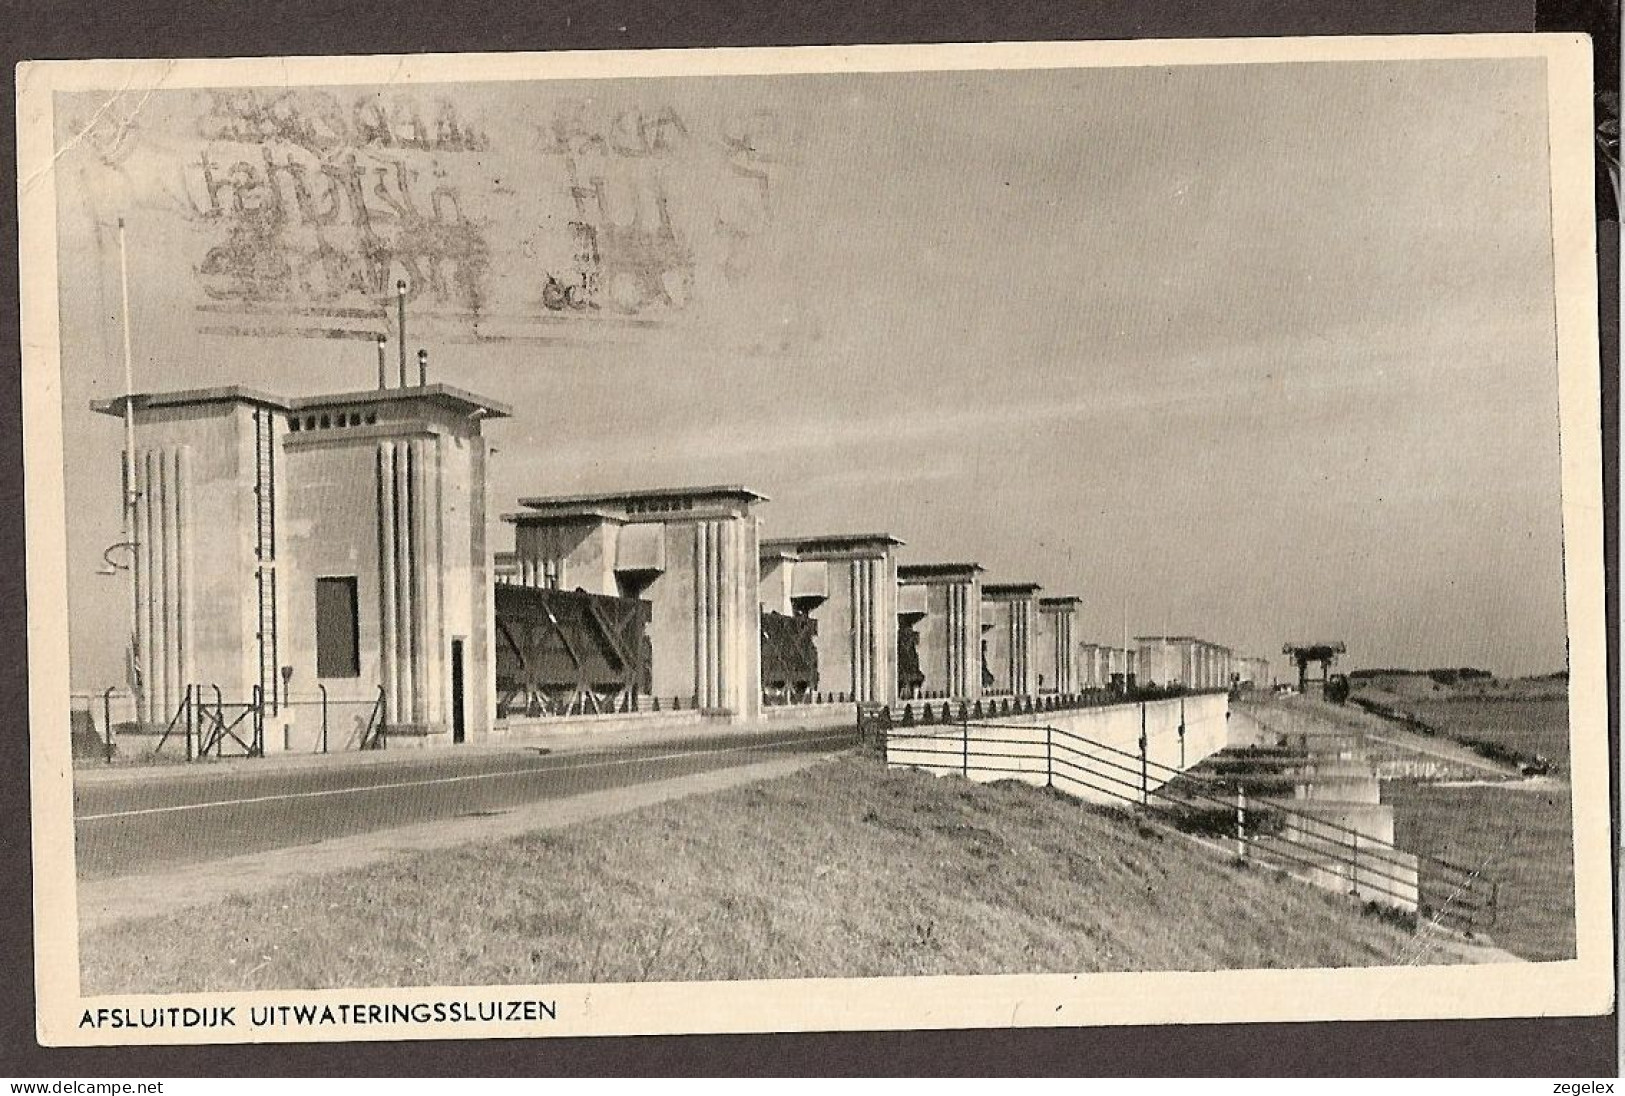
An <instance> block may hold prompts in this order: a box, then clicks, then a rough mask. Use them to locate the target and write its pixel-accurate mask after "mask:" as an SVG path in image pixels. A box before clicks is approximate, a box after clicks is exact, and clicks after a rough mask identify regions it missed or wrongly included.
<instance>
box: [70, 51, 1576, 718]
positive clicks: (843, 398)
mask: <svg viewBox="0 0 1625 1096" xmlns="http://www.w3.org/2000/svg"><path fill="white" fill-rule="evenodd" d="M245 95H246V96H247V97H246V98H245V96H244V95H239V96H236V97H233V96H226V95H214V96H210V95H208V94H207V93H202V92H159V93H156V94H153V95H150V96H140V97H136V96H131V95H124V96H120V97H117V98H115V99H113V100H111V101H109V100H108V98H107V97H106V96H95V95H89V96H66V97H63V98H61V99H60V100H59V104H58V105H59V109H58V117H59V132H60V134H61V143H62V144H63V145H64V146H65V147H66V148H67V150H68V151H67V152H66V153H65V154H64V155H63V157H62V159H61V160H60V161H59V165H60V166H61V169H62V170H61V171H60V172H59V175H58V201H59V230H60V235H61V264H62V265H61V270H62V285H63V305H62V320H63V346H64V361H63V365H64V384H63V401H64V429H65V433H66V440H67V445H68V448H69V452H70V453H72V454H74V459H73V460H71V461H70V462H69V466H68V490H69V493H70V499H69V508H68V514H69V526H68V532H69V537H70V561H69V563H70V568H71V571H70V575H71V582H70V593H71V604H70V611H71V613H70V627H71V638H72V643H73V654H74V668H73V670H74V682H75V686H76V687H85V688H89V687H92V686H98V687H99V685H100V684H101V683H109V682H112V681H116V680H119V672H118V669H117V667H118V666H119V660H118V650H119V643H120V635H119V630H118V629H110V628H107V627H105V623H106V619H107V612H108V608H107V607H108V605H109V604H110V603H112V602H116V601H117V600H118V597H119V596H120V595H119V594H118V592H117V591H118V590H120V589H122V588H121V587H119V586H118V584H117V580H116V579H111V578H98V577H96V576H95V572H96V570H97V568H98V566H99V564H100V557H101V552H102V549H103V548H104V547H105V546H106V545H108V544H110V543H112V542H113V541H116V540H118V539H119V511H118V486H117V483H118V477H117V467H118V457H117V453H118V447H119V445H120V444H121V438H120V429H119V425H118V423H117V422H116V421H115V420H112V419H107V418H104V417H102V416H97V415H93V414H91V413H89V412H88V411H87V410H86V409H85V408H86V405H87V403H88V401H89V400H90V399H93V398H98V397H105V396H108V395H113V394H116V393H117V392H118V391H119V390H120V386H121V384H122V380H121V364H120V358H119V354H120V350H119V347H120V342H119V338H120V334H119V330H120V329H119V324H118V307H117V301H118V281H117V270H118V266H117V244H116V239H117V237H116V234H115V232H114V231H113V229H112V226H113V224H114V223H115V220H116V218H117V217H118V216H119V215H120V214H124V215H127V216H128V218H129V224H130V233H129V241H130V261H131V271H132V294H133V298H134V299H133V301H132V313H133V319H134V325H133V330H134V342H135V347H136V351H135V353H136V362H137V365H136V373H137V381H136V387H137V388H138V389H139V390H147V389H158V388H180V387H195V386H202V385H217V384H227V383H245V384H252V385H254V386H256V387H259V388H263V389H266V390H270V391H274V392H284V393H289V394H304V393H313V392H320V391H332V390H335V389H355V388H366V387H369V386H370V385H371V384H372V383H373V375H374V366H373V360H374V357H373V355H374V352H373V350H372V347H371V345H370V343H369V342H368V341H367V338H366V337H367V335H368V334H369V332H370V331H371V330H383V329H384V328H385V327H386V322H385V312H384V310H383V308H382V303H383V301H382V297H383V295H380V294H373V295H372V296H370V297H369V296H368V295H367V293H366V291H365V289H364V287H362V288H357V286H356V285H354V284H349V285H344V286H339V287H338V288H335V283H336V281H342V278H340V277H339V276H338V275H335V274H334V270H335V269H338V267H337V266H335V263H337V262H338V260H335V259H334V258H333V256H334V255H338V256H340V258H341V259H342V257H343V256H344V255H345V254H346V253H347V249H348V252H350V253H353V255H360V254H362V253H363V252H364V250H365V249H364V248H363V247H362V246H361V245H360V244H358V243H357V242H356V241H357V240H358V239H360V237H359V236H358V235H357V233H358V232H359V230H358V229H357V228H356V224H357V223H358V221H359V219H363V218H362V217H361V214H360V213H358V212H357V211H356V210H349V211H348V212H347V211H345V210H344V209H342V208H340V207H341V206H342V205H343V202H342V200H341V198H342V195H339V194H338V188H336V187H332V186H328V189H327V190H323V185H327V184H329V183H330V182H331V180H332V179H334V178H338V177H339V176H340V175H342V174H343V171H344V170H350V169H349V167H348V166H347V165H350V164H352V163H354V162H355V160H354V158H355V157H357V156H359V159H360V162H361V163H362V168H361V169H360V170H361V172H362V175H361V176H359V177H358V178H364V179H365V186H364V187H361V188H358V189H357V191H356V192H355V193H356V195H357V197H356V198H355V201H356V202H357V203H360V204H366V203H368V202H371V203H372V210H373V212H372V214H371V216H372V218H373V220H372V221H371V222H370V223H371V226H372V227H371V229H370V231H373V232H375V233H377V234H378V235H377V236H375V237H374V239H375V240H376V239H378V238H383V239H385V240H386V242H392V243H393V246H396V247H397V248H406V249H412V248H416V249H417V250H416V252H414V253H415V254H417V255H418V256H419V259H420V260H421V263H420V265H419V266H416V267H413V268H412V269H413V270H414V282H418V281H422V282H424V283H425V284H427V283H428V281H429V280H430V278H431V274H430V267H429V265H425V264H427V263H428V259H429V258H434V259H436V260H437V261H438V262H439V264H440V265H439V267H438V271H439V273H438V275H435V276H436V277H438V278H439V282H438V283H437V284H436V285H435V286H434V287H432V291H431V290H428V289H426V290H424V291H423V295H422V296H421V297H419V296H418V295H417V290H416V289H414V299H413V304H412V311H413V317H414V319H413V323H414V325H415V326H414V332H413V336H412V340H411V341H412V343H413V344H414V345H415V344H417V343H419V342H421V343H423V344H424V345H427V346H428V347H429V348H430V350H431V354H432V358H433V362H434V371H435V375H436V379H441V380H445V381H447V382H449V383H455V384H458V385H460V386H462V387H465V388H469V389H473V390H475V391H477V392H481V393H485V394H488V395H491V396H494V397H496V398H498V399H502V400H505V401H507V402H509V403H511V404H512V405H513V406H514V409H515V415H514V418H513V419H511V420H507V421H503V422H498V423H494V424H492V425H491V426H490V427H489V432H490V435H491V437H492V438H493V440H494V442H495V444H496V446H497V448H498V450H499V452H498V455H497V456H496V458H495V467H494V472H493V483H492V492H493V502H494V508H495V509H496V510H497V511H499V512H500V511H503V510H511V509H513V508H514V504H515V500H516V499H517V498H518V497H519V496H521V495H538V494H550V493H567V492H579V491H591V490H597V489H608V488H627V487H638V486H653V485H671V484H682V483H743V484H746V485H748V486H751V487H753V488H755V489H757V490H759V491H761V492H762V493H764V494H766V495H768V496H770V498H771V499H772V501H771V502H770V503H768V504H766V505H764V506H763V507H762V510H761V514H762V517H763V522H764V524H763V528H764V533H765V534H766V535H794V534H814V533H826V532H842V531H881V530H885V531H890V532H891V533H893V534H894V535H896V536H898V537H900V538H902V539H903V540H905V541H906V542H908V547H907V548H906V549H905V556H904V558H905V560H906V561H910V562H928V561H931V560H939V559H950V558H951V559H956V560H957V559H973V560H979V561H981V562H982V564H983V565H984V566H985V567H986V568H987V570H988V575H989V578H990V579H997V580H1008V581H1016V580H1031V581H1037V582H1041V583H1042V584H1043V585H1044V586H1045V588H1046V591H1048V592H1050V593H1055V594H1076V595H1078V596H1080V597H1082V598H1083V606H1082V609H1081V622H1080V626H1079V628H1078V634H1079V635H1080V636H1084V637H1089V638H1096V639H1100V640H1115V639H1116V638H1117V637H1119V636H1120V635H1121V633H1122V631H1123V627H1124V613H1125V607H1126V613H1127V626H1128V630H1129V631H1130V632H1132V633H1135V634H1139V633H1147V632H1159V633H1160V632H1177V633H1194V634H1198V635H1202V636H1204V637H1208V638H1211V639H1214V640H1216V641H1219V642H1223V643H1226V644H1229V645H1231V646H1234V647H1236V648H1238V649H1241V650H1244V651H1247V652H1256V653H1260V654H1271V653H1273V654H1276V655H1277V657H1276V664H1277V666H1278V667H1279V666H1281V665H1282V661H1281V660H1280V659H1279V657H1278V652H1279V650H1280V647H1281V644H1282V642H1283V641H1285V640H1286V639H1288V638H1291V637H1322V636H1325V637H1341V638H1343V639H1345V640H1346V641H1347V642H1348V644H1349V648H1350V656H1349V659H1350V663H1351V664H1352V665H1356V666H1358V665H1367V666H1373V665H1395V664H1400V665H1441V664H1449V665H1463V664H1467V665H1481V666H1488V667H1490V668H1493V669H1496V670H1498V671H1501V672H1503V673H1517V672H1547V671H1550V670H1555V669H1558V668H1560V667H1561V666H1562V665H1563V664H1564V650H1565V645H1564V636H1565V630H1564V618H1563V603H1562V541H1561V528H1560V509H1559V503H1560V496H1559V466H1558V447H1557V442H1558V439H1557V420H1556V415H1557V400H1556V362H1555V355H1554V340H1553V306H1552V256H1551V241H1550V227H1549V226H1550V219H1549V205H1548V186H1547V178H1546V159H1545V150H1546V121H1545V110H1544V76H1543V71H1542V68H1541V66H1540V63H1539V62H1535V61H1528V62H1524V61H1460V62H1413V63H1383V64H1376V63H1359V64H1353V63H1341V64H1323V65H1312V64H1294V65H1236V66H1208V67H1179V68H1139V69H1112V70H1066V71H1052V72H1024V73H944V74H932V73H925V74H889V75H866V76H790V77H776V78H772V77H752V78H714V79H705V80H699V79H682V80H647V81H615V82H590V83H587V82H576V83H561V82H551V83H548V82H538V83H520V84H504V85H485V86H476V85H441V86H436V87H433V88H421V89H407V90H405V91H402V90H400V89H390V90H388V91H387V92H383V93H380V94H374V89H354V88H346V89H333V90H332V91H330V92H321V91H307V92H304V93H300V94H297V95H294V96H291V97H284V98H277V97H276V96H275V94H274V93H269V92H267V93H245ZM256 95H258V98H255V96H256ZM369 96H370V97H371V98H370V99H368V98H367V97H369ZM363 100H367V101H368V102H376V103H379V104H383V105H384V106H383V110H382V112H381V113H379V112H371V113H369V110H370V108H367V107H366V106H365V104H364V103H363ZM414 112H415V116H416V117H419V118H421V119H423V121H422V123H421V124H420V123H418V122H414V121H412V120H411V119H412V118H413V117H414ZM369 119H370V120H371V121H369ZM294 163H297V164H299V165H302V168H303V171H304V174H303V176H302V177H300V179H299V180H297V181H296V179H295V176H294V173H292V172H291V171H288V170H284V171H283V173H282V174H281V175H280V176H278V175H277V174H276V170H277V169H276V165H287V164H294ZM266 164H270V165H272V167H271V169H270V174H269V175H268V176H266V178H267V179H268V180H269V181H267V182H265V183H264V185H260V184H258V183H256V182H254V179H255V177H256V176H257V174H259V173H263V172H264V170H265V169H264V165H266ZM324 165H325V166H326V169H328V174H327V175H325V176H324V175H323V171H324ZM335 165H338V166H335ZM233 173H235V174H233ZM375 179H376V180H379V181H378V182H377V183H376V185H375V184H374V180H375ZM222 180H228V181H229V185H228V184H227V183H223V182H222ZM403 180H404V181H403ZM318 184H322V185H318ZM300 185H302V186H304V187H305V190H306V192H307V193H306V194H305V195H304V196H303V198H300V197H298V196H297V195H296V194H295V192H296V190H297V189H298V187H299V186H300ZM276 187H281V191H280V193H281V197H280V199H277V198H273V197H272V190H273V189H275V188H276ZM363 191H365V193H363ZM406 192H410V201H408V200H407V199H406V198H405V197H403V195H404V194H406ZM278 200H280V201H281V202H282V203H283V207H282V208H283V209H284V211H285V213H286V216H285V217H282V218H281V219H280V220H278V221H277V222H276V224H275V225H274V226H273V228H272V229H267V228H266V225H267V224H268V223H269V222H267V221H266V220H265V217H264V213H263V210H264V208H265V205H266V203H268V202H273V201H278ZM301 203H302V204H301ZM403 204H406V205H411V206H412V207H413V209H414V210H415V211H416V212H414V213H412V214H410V215H409V214H407V213H401V212H400V209H401V207H402V205H403ZM431 206H432V207H433V216H432V217H428V218H427V219H425V217H424V216H420V214H424V213H425V211H428V210H429V209H430V207H431ZM256 210H258V211H259V212H258V213H256ZM391 211H394V212H391ZM397 215H398V216H397ZM386 216H396V217H397V220H396V222H394V223H393V227H392V228H391V227H388V226H386V227H383V228H380V227H379V226H380V225H383V224H384V222H383V220H381V218H384V217H386ZM413 218H415V219H413ZM572 222H575V224H576V225H580V224H583V223H585V224H588V225H591V226H593V227H594V230H595V232H596V237H595V240H596V244H597V247H598V251H599V253H600V254H599V255H598V256H597V258H590V257H588V258H584V255H586V254H587V253H588V252H589V251H590V250H591V249H588V248H585V247H584V246H583V245H582V243H581V240H582V237H581V234H580V233H581V230H580V229H579V228H575V227H572ZM408 225H410V226H411V227H410V229H408V228H407V227H405V226H408ZM392 231H393V232H395V233H396V235H393V236H392V235H390V232H392ZM403 234H404V235H403ZM404 236H411V239H409V240H408V239H405V238H404ZM425 241H427V242H425ZM312 256H315V257H316V258H314V259H313V258H312ZM425 256H427V257H428V258H425ZM352 257H353V256H352ZM324 264H325V265H324ZM617 264H619V265H617ZM344 269H345V270H351V269H353V268H352V267H345V268H344ZM584 271H586V272H587V273H588V274H595V275H601V279H600V280H599V281H597V282H595V283H594V284H593V285H592V286H591V288H590V291H589V289H587V288H583V289H582V291H581V297H580V298H576V297H574V296H572V303H571V304H568V305H565V306H564V307H562V308H561V307H559V306H560V303H561V302H560V297H559V294H558V290H559V288H560V287H562V286H566V285H570V284H574V283H575V282H579V281H582V280H583V277H584V276H585V275H584V274H583V272H584ZM397 272H398V271H397V270H396V269H395V268H390V270H389V272H388V277H387V282H386V283H383V284H392V282H393V280H394V277H395V275H396V273H397ZM550 276H551V277H553V278H554V279H555V282H556V284H555V285H554V286H553V287H552V289H551V290H550V289H549V288H548V286H547V279H548V277H550ZM550 293H551V294H552V295H551V296H550V295H549V294H550ZM589 297H590V302H589V303H588V304H587V305H586V306H581V307H578V306H580V305H582V302H583V301H585V300H586V299H587V298H589ZM321 336H327V337H321ZM498 536H499V537H500V538H502V539H501V541H500V543H506V542H507V539H508V537H509V534H508V533H507V530H506V529H505V528H503V529H502V530H501V531H500V532H499V534H498ZM110 599H111V600H110Z"/></svg>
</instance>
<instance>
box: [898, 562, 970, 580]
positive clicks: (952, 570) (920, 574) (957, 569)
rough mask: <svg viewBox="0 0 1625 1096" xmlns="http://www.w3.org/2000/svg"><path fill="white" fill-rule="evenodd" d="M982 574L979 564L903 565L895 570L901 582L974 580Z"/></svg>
mask: <svg viewBox="0 0 1625 1096" xmlns="http://www.w3.org/2000/svg"><path fill="white" fill-rule="evenodd" d="M981 572H982V565H981V564H980V563H904V564H900V565H899V566H898V568H897V578H898V580H899V581H901V582H909V581H912V580H915V579H920V580H924V579H932V578H975V577H976V576H977V575H978V574H980V573H981Z"/></svg>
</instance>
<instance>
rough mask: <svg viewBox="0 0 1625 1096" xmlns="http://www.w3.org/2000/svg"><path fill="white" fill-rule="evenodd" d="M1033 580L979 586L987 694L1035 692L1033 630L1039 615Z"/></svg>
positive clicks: (1036, 676) (1024, 693)
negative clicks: (980, 587) (980, 588)
mask: <svg viewBox="0 0 1625 1096" xmlns="http://www.w3.org/2000/svg"><path fill="white" fill-rule="evenodd" d="M1040 589H1042V587H1040V586H1039V585H1038V584H1037V583H1036V582H1007V583H984V584H983V586H982V625H981V627H982V692H983V693H984V694H986V695H990V696H1033V695H1035V694H1036V693H1037V692H1038V667H1037V665H1036V659H1035V657H1034V656H1035V654H1036V651H1035V646H1034V630H1035V625H1036V623H1037V617H1038V591H1039V590H1040Z"/></svg>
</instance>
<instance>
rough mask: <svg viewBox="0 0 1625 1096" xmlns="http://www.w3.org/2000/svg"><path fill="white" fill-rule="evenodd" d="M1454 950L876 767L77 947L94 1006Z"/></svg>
mask: <svg viewBox="0 0 1625 1096" xmlns="http://www.w3.org/2000/svg"><path fill="white" fill-rule="evenodd" d="M204 925H207V926H209V930H208V932H207V933H205V934H203V935H201V936H200V933H199V926H204ZM1447 961H1451V960H1450V958H1449V957H1448V956H1447V955H1444V954H1441V952H1440V951H1439V949H1436V948H1434V947H1432V945H1431V944H1430V942H1429V941H1428V940H1427V939H1425V938H1421V937H1417V936H1415V935H1413V934H1411V933H1409V932H1406V931H1403V930H1402V929H1400V928H1397V927H1395V926H1393V925H1390V924H1388V923H1386V922H1384V921H1383V920H1381V919H1379V918H1376V917H1371V916H1368V915H1365V914H1363V913H1362V912H1360V910H1359V909H1358V908H1357V907H1356V906H1355V905H1354V904H1352V903H1351V902H1350V901H1349V900H1347V899H1345V898H1341V897H1338V896H1335V895H1330V894H1327V893H1325V892H1322V891H1320V890H1316V889H1314V888H1312V887H1308V886H1305V885H1303V884H1300V883H1297V882H1295V881H1291V880H1288V879H1285V878H1284V877H1281V876H1279V875H1277V874H1276V873H1272V872H1266V871H1261V870H1258V869H1254V868H1242V867H1237V866H1234V865H1233V864H1231V863H1229V862H1228V861H1227V860H1226V858H1224V857H1223V856H1219V855H1216V854H1215V853H1214V852H1213V851H1211V850H1209V849H1206V848H1202V847H1199V846H1197V845H1195V844H1194V843H1192V842H1191V841H1190V840H1188V839H1186V838H1183V837H1180V836H1178V835H1174V834H1171V833H1169V832H1167V831H1164V830H1161V829H1156V828H1153V827H1151V826H1149V825H1146V824H1144V823H1141V822H1139V821H1137V820H1135V819H1134V818H1132V817H1131V816H1129V815H1125V814H1122V813H1118V812H1112V811H1105V810H1100V809H1095V808H1089V807H1085V806H1082V805H1080V804H1078V803H1077V802H1075V801H1072V800H1069V799H1066V798H1064V797H1061V796H1059V795H1054V794H1050V793H1045V792H1041V791H1038V790H1035V789H1032V788H1028V787H1025V786H1019V785H991V786H990V785H976V784H967V783H965V782H963V781H961V780H959V779H957V778H953V777H946V778H941V779H938V778H934V777H931V776H928V775H925V774H923V773H918V772H903V771H899V772H887V771H885V769H884V768H883V767H882V766H881V765H880V764H879V763H878V762H877V761H875V760H873V759H871V758H858V757H846V758H841V759H837V760H834V761H831V762H826V763H823V764H821V765H818V766H815V767H814V768H813V769H810V770H808V771H807V772H804V773H800V774H797V775H795V776H791V777H786V778H783V779H780V780H775V781H771V782H767V783H762V784H756V785H751V786H748V787H743V788H739V789H735V790H733V791H729V792H723V793H720V794H716V795H710V796H699V797H693V798H689V799H685V800H677V801H673V802H670V803H666V804H662V805H659V806H655V807H649V808H645V809H641V810H637V811H634V812H631V813H628V814H625V815H621V816H618V817H615V818H610V819H604V820H602V821H599V822H594V823H588V824H585V825H581V826H576V827H572V828H569V829H566V830H560V831H553V832H549V833H538V834H534V835H530V836H527V837H523V838H519V839H515V840H510V841H506V842H502V843H496V844H491V845H486V846H479V847H471V848H462V849H454V850H447V851H438V852H432V853H423V854H417V855H411V856H404V857H401V858H399V859H397V860H394V861H391V862H388V863H385V864H380V865H377V866H375V867H372V868H370V869H366V870H363V871H358V872H355V873H351V874H346V875H342V876H328V877H321V878H316V879H311V880H306V881H303V882H301V883H299V884H297V885H294V886H289V887H287V888H285V889H282V890H280V891H275V892H268V893H264V894H261V895H259V896H256V897H254V898H247V899H234V900H228V901H226V902H223V903H220V904H218V905H216V906H214V907H211V908H208V909H201V910H188V911H186V912H185V913H183V914H181V915H178V916H173V917H165V918H149V919H145V920H140V921H132V922H126V923H123V924H121V925H119V926H117V927H115V928H114V929H111V930H108V931H106V932H103V933H101V934H99V935H97V936H95V937H94V938H89V939H86V940H84V941H83V942H82V950H81V962H82V967H83V982H84V987H85V990H86V991H87V992H91V993H100V992H115V991H118V992H147V991H161V992H175V991H189V990H218V989H237V988H248V989H270V988H306V987H308V988H327V987H341V986H394V985H423V984H493V983H519V984H534V983H548V982H611V981H613V982H619V981H644V980H700V979H739V978H796V977H864V976H883V975H921V974H990V973H1014V972H1046V971H1047V972H1070V971H1102V970H1211V969H1219V968H1247V967H1334V966H1352V965H1391V964H1400V963H1408V962H1447Z"/></svg>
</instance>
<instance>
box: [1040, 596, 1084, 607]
mask: <svg viewBox="0 0 1625 1096" xmlns="http://www.w3.org/2000/svg"><path fill="white" fill-rule="evenodd" d="M1082 604H1083V599H1082V598H1081V597H1074V596H1073V595H1071V594H1061V595H1059V596H1057V597H1041V598H1039V599H1038V607H1039V608H1041V609H1064V608H1068V607H1070V606H1073V605H1082Z"/></svg>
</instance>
